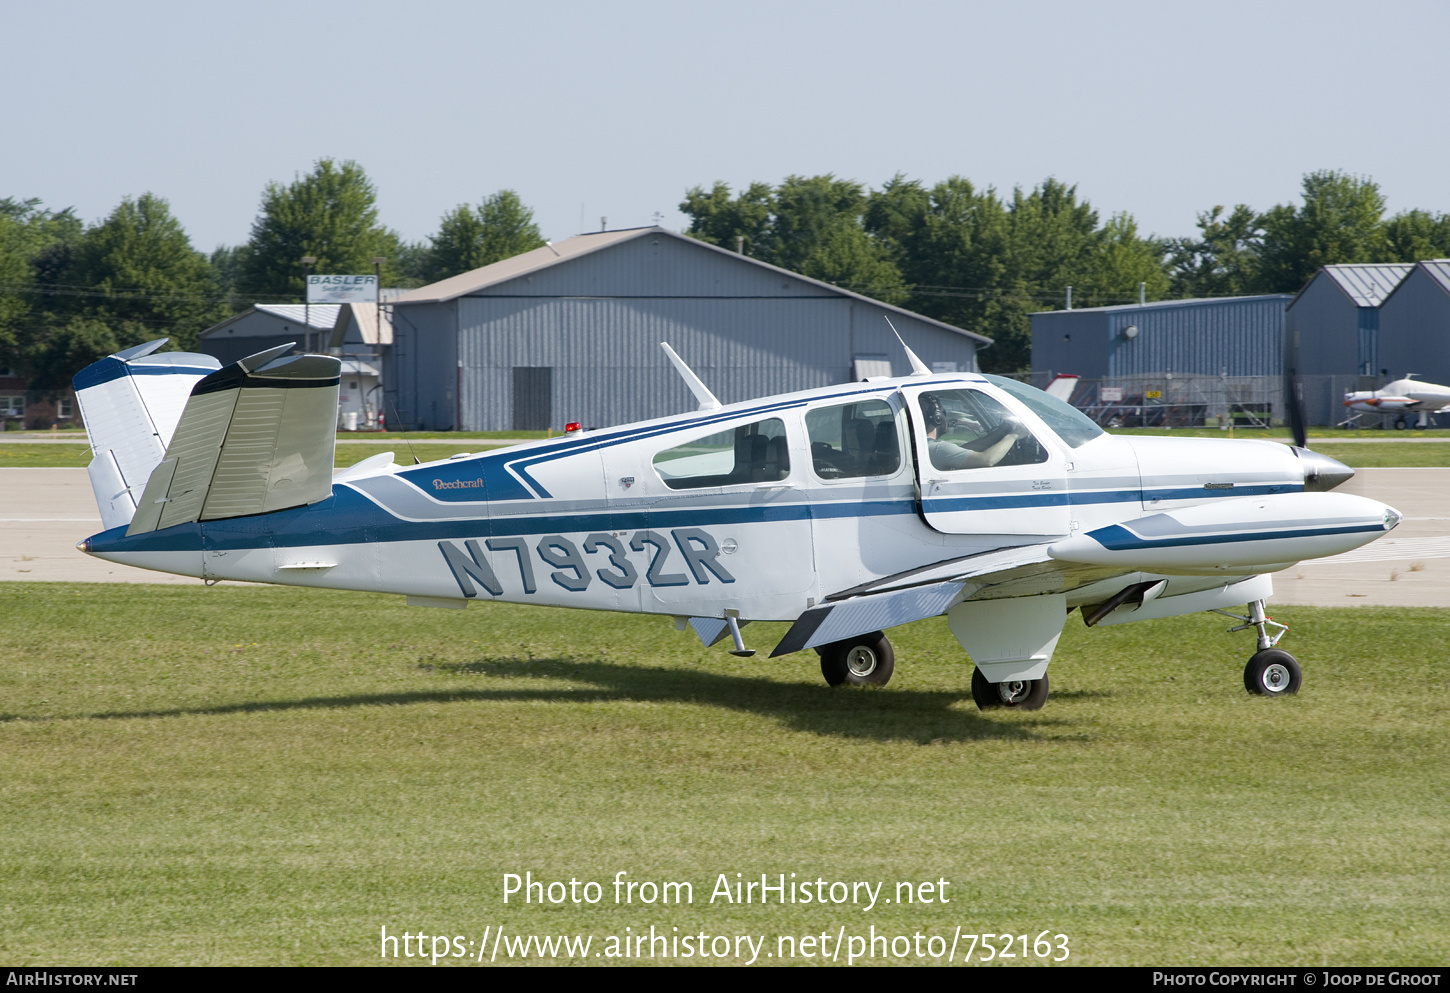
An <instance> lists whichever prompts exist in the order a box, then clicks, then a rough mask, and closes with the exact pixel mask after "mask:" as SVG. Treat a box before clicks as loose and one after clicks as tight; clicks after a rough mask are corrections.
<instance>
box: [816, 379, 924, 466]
mask: <svg viewBox="0 0 1450 993" xmlns="http://www.w3.org/2000/svg"><path fill="white" fill-rule="evenodd" d="M806 434H807V435H809V436H810V439H811V467H812V468H813V469H814V470H815V473H816V475H817V476H820V477H821V478H822V479H848V478H850V477H853V476H886V475H890V474H891V473H893V472H895V471H896V470H897V468H898V467H900V465H901V446H900V445H899V444H898V443H897V433H896V418H895V416H894V415H893V414H892V411H891V405H890V404H888V403H886V401H884V400H879V399H873V400H858V401H856V402H855V403H843V404H838V405H837V406H834V407H817V408H816V409H815V410H812V411H810V412H809V413H807V414H806Z"/></svg>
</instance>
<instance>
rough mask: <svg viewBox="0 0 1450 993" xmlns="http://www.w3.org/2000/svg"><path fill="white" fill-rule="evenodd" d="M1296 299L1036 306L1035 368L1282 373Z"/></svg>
mask: <svg viewBox="0 0 1450 993" xmlns="http://www.w3.org/2000/svg"><path fill="white" fill-rule="evenodd" d="M1291 299H1293V298H1292V297H1290V296H1288V295H1286V294H1272V295H1267V296H1252V297H1224V298H1221V299H1209V300H1160V301H1155V302H1153V303H1146V304H1129V305H1122V306H1115V307H1091V308H1086V309H1081V310H1057V311H1049V312H1046V313H1038V314H1033V315H1032V368H1033V371H1034V372H1043V373H1048V372H1051V373H1069V374H1076V375H1079V376H1083V377H1084V378H1088V379H1115V378H1131V377H1136V376H1149V375H1162V374H1164V373H1169V372H1171V373H1175V374H1180V373H1182V374H1188V375H1200V376H1219V375H1229V376H1271V375H1272V376H1277V375H1279V374H1280V372H1281V370H1282V359H1281V358H1280V355H1281V348H1282V342H1283V336H1284V307H1285V305H1286V304H1287V303H1288V302H1289V301H1290V300H1291ZM1129 328H1135V329H1136V331H1135V332H1133V335H1132V337H1129V335H1128V333H1127V332H1128V329H1129Z"/></svg>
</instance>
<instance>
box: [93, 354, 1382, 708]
mask: <svg viewBox="0 0 1450 993" xmlns="http://www.w3.org/2000/svg"><path fill="white" fill-rule="evenodd" d="M161 344H162V342H152V343H151V344H149V345H143V346H139V347H138V348H134V349H130V350H128V351H124V352H119V353H117V354H116V355H113V356H111V357H109V358H106V359H103V360H102V361H100V362H98V363H96V364H94V365H92V366H90V367H88V368H87V369H85V370H83V371H82V372H81V373H80V374H79V375H78V376H77V377H76V383H75V385H76V391H77V396H78V398H79V400H80V403H81V408H82V412H83V414H84V417H85V422H86V425H87V428H88V430H89V431H90V437H91V443H92V446H93V448H94V450H95V460H94V461H93V462H92V464H91V467H90V473H91V478H92V482H93V485H94V488H95V491H96V497H97V502H98V503H99V505H100V508H101V514H102V518H103V521H104V523H105V526H106V530H104V531H102V532H101V533H99V534H96V535H93V536H92V537H90V538H87V539H86V540H84V541H82V542H81V543H80V545H79V547H80V548H81V549H82V550H84V551H86V552H89V553H90V554H92V555H96V556H99V557H101V558H104V559H108V560H111V561H115V562H121V563H125V564H128V565H134V566H140V567H142V568H146V569H155V570H159V571H162V572H170V573H177V574H181V575H189V576H197V577H200V578H202V579H204V580H206V581H208V582H212V581H215V580H222V579H233V580H248V581H254V582H266V583H280V584H287V585H294V586H314V587H330V588H336V589H349V590H369V591H375V592H384V593H397V594H404V595H406V596H407V598H408V603H409V604H414V605H419V606H432V607H464V606H466V605H467V604H468V603H469V602H470V601H489V600H502V601H507V602H513V603H538V604H550V605H553V606H561V607H581V608H587V609H595V610H622V611H631V612H640V613H652V614H661V615H666V616H672V617H673V618H674V619H675V622H676V625H677V627H678V628H679V629H681V630H683V629H684V628H685V627H687V626H688V627H691V628H693V630H694V631H695V632H696V633H697V634H698V635H699V637H700V638H701V639H702V640H703V641H704V642H705V643H706V644H714V643H716V642H718V641H722V640H724V639H726V638H727V637H728V638H729V639H731V641H732V643H733V645H734V650H733V653H734V654H736V655H741V656H748V655H753V654H754V652H753V651H751V650H750V649H747V648H746V647H745V644H744V640H743V637H742V635H741V630H740V629H741V628H742V627H743V626H744V625H745V624H746V623H748V622H749V621H755V620H759V621H787V622H791V627H790V629H789V631H788V632H787V633H786V635H785V637H784V638H783V639H782V640H781V642H780V643H779V644H778V645H776V646H775V649H774V651H773V652H772V657H774V656H778V655H784V654H788V653H792V652H798V651H801V650H804V649H815V650H816V652H817V653H819V655H820V665H821V670H822V672H823V674H824V675H825V678H826V681H827V682H828V683H830V684H832V685H838V684H842V683H855V684H882V683H885V682H886V681H887V679H889V678H890V676H891V673H892V670H893V668H894V655H893V652H892V648H891V644H890V642H889V641H888V640H887V638H886V636H885V635H884V634H883V633H882V631H883V630H884V629H887V628H891V627H893V626H895V625H899V624H905V623H908V622H910V621H914V620H919V619H922V618H927V617H933V616H937V615H941V614H945V615H946V617H947V620H948V624H949V626H950V629H951V631H952V633H953V634H954V635H955V636H956V637H957V639H958V640H959V641H960V642H961V644H962V647H963V648H964V649H965V650H966V652H967V654H968V655H969V656H970V657H971V660H972V662H973V663H974V664H975V668H974V672H973V675H972V691H973V696H974V698H975V700H976V702H977V704H978V706H980V707H983V708H988V707H997V706H1006V707H1018V708H1023V709H1035V708H1037V707H1040V706H1041V705H1042V703H1043V701H1044V700H1045V699H1046V697H1047V690H1048V680H1047V669H1048V663H1049V662H1050V661H1051V659H1052V655H1053V650H1054V649H1055V647H1056V645H1057V642H1058V638H1059V636H1060V635H1061V632H1062V628H1063V624H1064V622H1065V621H1066V619H1067V617H1068V615H1069V614H1070V613H1071V612H1072V611H1073V610H1078V611H1080V612H1081V616H1082V617H1083V619H1084V620H1085V621H1086V622H1087V624H1088V625H1089V626H1093V625H1106V624H1120V623H1124V622H1127V621H1134V620H1147V619H1152V618H1160V617H1171V616H1174V615H1178V614H1186V613H1191V612H1195V611H1203V610H1215V611H1219V612H1223V613H1226V612H1227V611H1226V610H1225V608H1229V607H1234V606H1236V605H1240V604H1247V605H1248V611H1247V614H1245V615H1238V614H1234V615H1231V616H1236V617H1239V619H1240V620H1242V621H1243V623H1242V624H1241V625H1239V626H1238V627H1236V628H1234V629H1233V630H1241V629H1243V628H1247V627H1254V628H1256V629H1257V631H1258V648H1259V650H1258V652H1257V653H1256V654H1255V655H1254V656H1253V658H1252V659H1251V660H1250V661H1249V664H1248V666H1247V667H1246V669H1245V672H1244V680H1245V685H1246V686H1247V688H1248V689H1249V690H1250V691H1251V692H1254V693H1260V694H1267V695H1281V694H1286V693H1293V692H1295V691H1296V690H1297V689H1298V688H1299V685H1300V678H1301V677H1300V669H1299V666H1298V664H1297V662H1296V661H1295V660H1294V657H1293V656H1292V655H1290V654H1289V653H1287V652H1284V651H1282V650H1280V649H1277V648H1275V647H1274V646H1275V644H1276V643H1277V641H1278V639H1279V637H1281V636H1282V633H1283V630H1284V629H1283V627H1282V625H1277V624H1275V623H1274V622H1273V621H1271V620H1269V619H1268V618H1267V617H1266V616H1265V614H1264V601H1265V600H1266V599H1267V598H1268V597H1269V596H1270V594H1271V592H1272V582H1271V579H1270V576H1269V574H1270V573H1272V572H1274V571H1276V570H1279V569H1283V568H1285V567H1287V566H1288V565H1290V564H1292V563H1294V562H1297V561H1299V560H1301V559H1306V558H1315V557H1319V556H1325V555H1333V554H1336V553H1339V552H1344V551H1348V550H1350V549H1352V548H1356V547H1358V546H1360V545H1363V544H1365V543H1367V542H1369V541H1372V540H1374V539H1375V538H1377V537H1379V536H1380V535H1382V534H1384V533H1385V532H1387V531H1388V530H1389V529H1390V528H1393V527H1394V526H1395V525H1396V524H1397V523H1398V522H1399V517H1400V515H1399V514H1398V513H1397V512H1396V511H1394V510H1393V509H1391V508H1389V507H1387V506H1385V505H1384V504H1381V503H1377V502H1376V501H1373V500H1368V499H1365V498H1363V497H1357V496H1350V495H1345V494H1336V493H1330V492H1326V491H1327V490H1329V489H1331V488H1332V487H1334V486H1335V485H1337V484H1338V483H1340V482H1342V481H1343V480H1345V479H1347V478H1348V477H1349V476H1350V475H1352V471H1351V470H1350V469H1348V468H1347V467H1345V466H1343V465H1341V464H1340V463H1338V462H1335V461H1334V460H1332V459H1329V458H1325V457H1323V456H1320V455H1316V454H1314V453H1312V452H1309V451H1307V450H1305V449H1303V448H1302V447H1300V448H1292V449H1291V448H1288V447H1285V446H1283V445H1278V444H1273V443H1270V442H1262V441H1232V440H1223V441H1220V440H1207V439H1176V438H1175V439H1167V438H1139V437H1134V438H1115V437H1111V436H1109V435H1107V434H1105V433H1104V432H1103V431H1102V429H1100V428H1099V427H1098V426H1097V425H1096V424H1094V423H1093V422H1092V421H1091V420H1089V419H1088V418H1087V417H1085V416H1084V415H1082V414H1080V413H1079V412H1077V411H1076V410H1075V409H1073V408H1072V407H1070V406H1068V405H1067V404H1066V403H1063V402H1062V401H1060V400H1056V399H1054V398H1052V397H1049V396H1048V395H1047V394H1045V393H1043V392H1041V391H1040V390H1036V389H1033V388H1031V387H1027V386H1023V385H1022V384H1019V383H1016V382H1013V381H1011V380H1008V379H1002V378H998V377H995V376H984V375H977V374H972V373H960V374H959V373H951V374H933V373H932V372H931V371H930V370H929V369H927V368H926V366H925V365H923V364H922V363H921V361H920V360H919V359H917V357H916V356H915V355H912V354H911V353H910V352H909V351H908V353H907V354H908V356H909V357H910V359H911V365H912V369H913V372H912V374H911V375H909V376H904V377H896V378H883V379H874V380H868V381H866V382H860V383H852V384H848V385H841V386H831V387H824V388H821V389H815V390H807V391H804V392H800V393H791V394H786V395H783V396H774V397H767V398H763V399H759V400H749V401H745V402H742V403H733V404H728V405H725V404H721V403H720V402H719V401H718V400H716V398H715V397H714V396H713V394H711V393H710V391H709V390H708V389H707V388H706V387H705V386H704V385H703V384H702V383H701V382H700V381H699V379H698V378H697V377H695V375H694V374H693V373H692V372H690V371H689V369H688V368H687V367H685V365H684V363H683V362H682V361H680V360H679V358H678V357H677V356H676V355H675V354H674V352H673V351H671V350H670V349H669V348H668V346H665V350H666V352H667V354H668V355H669V357H670V359H671V361H673V362H674V363H675V365H676V367H677V368H678V369H679V370H680V372H681V374H682V375H683V376H684V378H685V380H686V382H687V383H688V384H689V385H690V388H691V390H692V391H693V392H694V393H695V395H696V397H697V399H698V400H699V409H698V410H696V411H693V412H690V413H686V414H680V415H677V416H674V417H666V418H661V419H658V420H653V421H646V422H643V423H639V424H629V425H624V426H621V427H613V428H606V429H600V430H588V431H574V432H572V433H570V434H569V435H567V436H565V437H562V438H554V439H551V440H547V441H536V442H530V443H527V444H522V445H518V446H515V447H512V448H507V449H502V450H497V451H491V452H484V453H480V454H476V455H459V456H455V457H453V458H451V459H446V460H441V461H437V462H429V463H424V464H417V465H411V466H402V465H397V464H394V463H393V461H392V455H391V453H389V454H386V455H382V456H378V457H374V458H370V459H366V460H364V461H362V462H360V463H358V464H357V465H354V466H352V467H350V468H348V469H344V470H342V471H340V472H338V473H336V474H334V472H333V469H332V466H333V446H334V443H335V427H336V413H337V394H338V368H339V367H338V360H337V359H335V358H332V357H329V356H323V355H286V354H284V353H286V352H287V351H289V350H290V346H283V347H281V348H275V349H272V350H270V351H266V352H261V353H259V354H257V355H253V356H251V357H249V358H246V359H242V360H241V361H239V362H236V363H234V364H232V365H229V366H227V367H225V368H217V366H218V363H217V362H216V361H215V360H214V359H210V358H208V357H206V356H199V355H187V354H176V353H162V354H157V353H156V349H157V348H159V347H160V346H161Z"/></svg>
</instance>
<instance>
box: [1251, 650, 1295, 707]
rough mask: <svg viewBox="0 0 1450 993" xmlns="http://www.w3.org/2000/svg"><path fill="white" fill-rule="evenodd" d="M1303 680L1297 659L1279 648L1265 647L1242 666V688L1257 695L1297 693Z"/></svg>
mask: <svg viewBox="0 0 1450 993" xmlns="http://www.w3.org/2000/svg"><path fill="white" fill-rule="evenodd" d="M1303 681H1304V674H1303V672H1301V671H1300V669H1299V661H1298V660H1297V659H1295V658H1294V656H1292V655H1290V654H1289V653H1288V652H1286V651H1284V650H1283V649H1281V648H1266V649H1264V650H1263V651H1262V652H1259V653H1258V654H1257V655H1255V656H1254V657H1253V658H1251V659H1249V664H1248V665H1246V666H1244V689H1246V690H1248V691H1249V692H1250V693H1253V694H1255V695H1257V696H1288V695H1289V694H1290V693H1298V692H1299V684H1300V683H1302V682H1303Z"/></svg>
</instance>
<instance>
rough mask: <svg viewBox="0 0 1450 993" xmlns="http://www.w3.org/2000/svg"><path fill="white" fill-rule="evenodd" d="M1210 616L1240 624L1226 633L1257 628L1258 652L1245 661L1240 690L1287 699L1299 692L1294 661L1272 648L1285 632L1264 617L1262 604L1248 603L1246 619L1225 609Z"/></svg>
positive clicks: (1299, 679) (1298, 672) (1300, 676)
mask: <svg viewBox="0 0 1450 993" xmlns="http://www.w3.org/2000/svg"><path fill="white" fill-rule="evenodd" d="M1214 613H1215V614H1223V615H1224V616H1225V617H1232V618H1235V619H1237V620H1240V621H1243V622H1244V623H1242V624H1240V625H1238V626H1237V627H1231V628H1229V631H1230V632H1234V631H1243V630H1245V629H1247V628H1257V629H1258V632H1259V650H1258V652H1257V653H1256V654H1255V655H1254V657H1253V658H1251V659H1249V664H1248V665H1246V666H1244V689H1246V690H1248V691H1249V692H1250V693H1255V694H1258V695H1259V696H1288V695H1289V694H1290V693H1298V692H1299V685H1300V684H1301V683H1302V682H1303V681H1304V674H1303V672H1302V671H1301V670H1300V669H1299V661H1298V659H1296V658H1294V656H1292V655H1290V654H1289V653H1288V652H1286V651H1284V650H1283V649H1282V648H1275V647H1274V646H1275V645H1277V644H1278V643H1279V639H1280V638H1282V637H1284V632H1286V631H1288V630H1289V629H1288V628H1287V627H1286V626H1285V625H1283V624H1279V623H1278V622H1276V621H1272V620H1270V619H1269V618H1268V617H1267V616H1266V615H1265V614H1264V601H1262V600H1255V601H1254V602H1253V603H1251V604H1249V613H1248V616H1244V615H1243V614H1233V613H1230V612H1229V611H1227V610H1215V611H1214ZM1271 627H1272V628H1274V629H1275V630H1274V633H1273V634H1270V633H1269V630H1268V629H1269V628H1271Z"/></svg>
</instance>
